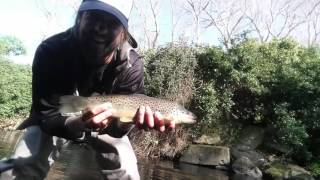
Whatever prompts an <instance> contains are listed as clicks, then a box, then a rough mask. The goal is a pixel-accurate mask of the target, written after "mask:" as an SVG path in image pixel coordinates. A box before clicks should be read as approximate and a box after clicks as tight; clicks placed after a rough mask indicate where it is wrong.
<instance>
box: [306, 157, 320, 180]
mask: <svg viewBox="0 0 320 180" xmlns="http://www.w3.org/2000/svg"><path fill="white" fill-rule="evenodd" d="M307 168H308V169H309V170H310V171H311V173H312V175H313V176H314V177H316V178H320V161H319V160H317V161H313V162H311V163H310V164H309V165H308V166H307Z"/></svg>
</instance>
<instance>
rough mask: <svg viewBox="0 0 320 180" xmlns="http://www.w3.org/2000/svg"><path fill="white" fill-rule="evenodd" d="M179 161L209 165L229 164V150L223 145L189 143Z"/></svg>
mask: <svg viewBox="0 0 320 180" xmlns="http://www.w3.org/2000/svg"><path fill="white" fill-rule="evenodd" d="M180 161H181V162H186V163H190V164H199V165H209V166H219V165H229V163H230V150H229V148H228V147H223V146H209V145H190V146H189V148H188V149H187V151H185V152H184V153H183V155H182V157H181V158H180Z"/></svg>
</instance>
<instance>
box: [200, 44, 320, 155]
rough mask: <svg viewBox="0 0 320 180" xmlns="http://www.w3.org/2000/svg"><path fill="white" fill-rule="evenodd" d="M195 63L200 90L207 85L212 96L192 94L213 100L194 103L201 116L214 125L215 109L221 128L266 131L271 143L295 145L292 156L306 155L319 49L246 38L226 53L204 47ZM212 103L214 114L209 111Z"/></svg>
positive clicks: (318, 111)
mask: <svg viewBox="0 0 320 180" xmlns="http://www.w3.org/2000/svg"><path fill="white" fill-rule="evenodd" d="M198 64H199V68H198V71H199V75H198V80H199V81H201V82H204V83H203V84H204V88H205V89H206V86H207V83H211V84H212V85H210V86H211V88H212V89H211V90H210V91H211V92H214V95H212V94H207V95H206V93H204V92H203V91H197V93H199V94H196V96H195V97H196V98H198V100H202V101H203V99H210V98H212V97H211V96H214V97H215V98H214V99H213V100H209V101H208V102H205V101H203V102H204V103H198V106H199V107H197V108H198V109H206V110H205V111H202V113H203V114H202V115H200V117H203V118H206V119H207V120H208V121H214V122H217V120H216V119H214V118H212V115H209V114H212V112H211V111H210V110H214V111H215V113H216V116H217V117H221V118H222V119H224V120H226V123H230V121H228V119H231V120H232V121H231V123H235V122H237V123H241V124H243V125H246V124H259V125H261V126H265V127H271V128H269V129H272V131H273V132H271V133H270V134H272V135H273V136H272V137H270V138H273V139H274V140H275V141H276V142H279V143H282V144H286V145H291V146H295V147H296V148H295V150H296V152H295V153H298V152H302V151H303V152H305V154H310V152H309V149H310V147H309V146H310V145H308V142H310V141H311V139H312V138H313V137H314V135H315V134H316V132H317V131H319V129H320V126H319V125H320V122H319V120H320V106H319V105H320V55H319V48H316V47H314V48H305V47H303V46H301V45H299V44H298V43H296V42H294V41H292V40H285V39H281V40H274V41H272V42H269V43H258V42H257V41H255V40H250V39H249V40H244V41H242V42H239V43H238V44H235V45H234V46H233V47H232V48H231V49H228V50H227V51H223V50H222V49H220V48H216V47H211V48H206V49H205V51H204V52H203V53H201V54H199V55H198ZM212 103H213V104H218V106H216V105H215V107H217V109H218V110H217V109H215V108H213V109H210V108H208V107H210V106H212ZM208 109H210V110H208ZM221 114H222V115H221ZM208 116H210V117H211V119H210V117H208ZM220 122H221V121H220ZM222 122H223V120H222ZM208 124H210V122H209V123H208ZM311 157H312V155H311ZM311 157H308V158H307V159H310V158H311Z"/></svg>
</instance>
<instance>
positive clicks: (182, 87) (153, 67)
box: [142, 43, 197, 104]
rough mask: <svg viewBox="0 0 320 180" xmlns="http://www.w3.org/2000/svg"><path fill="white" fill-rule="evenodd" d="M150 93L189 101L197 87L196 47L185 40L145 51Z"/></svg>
mask: <svg viewBox="0 0 320 180" xmlns="http://www.w3.org/2000/svg"><path fill="white" fill-rule="evenodd" d="M142 55H143V56H144V60H145V86H146V92H147V94H148V95H151V96H156V97H164V98H167V99H171V100H176V101H179V102H181V103H183V104H185V103H188V102H189V101H190V100H191V98H192V96H193V94H194V91H195V75H194V74H195V72H194V70H195V68H196V67H197V62H196V58H195V49H194V48H192V47H188V46H187V45H184V44H183V43H177V44H169V45H167V46H165V47H162V48H159V49H157V50H156V51H154V50H149V51H147V52H143V53H142Z"/></svg>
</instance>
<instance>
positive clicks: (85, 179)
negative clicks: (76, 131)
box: [0, 131, 229, 180]
mask: <svg viewBox="0 0 320 180" xmlns="http://www.w3.org/2000/svg"><path fill="white" fill-rule="evenodd" d="M21 136H22V134H21V133H19V132H16V131H14V132H12V131H11V132H4V131H0V159H2V158H3V157H8V156H9V155H10V153H11V152H12V151H13V149H14V147H15V145H16V143H17V141H18V140H19V138H21ZM138 165H139V172H140V176H141V180H150V179H155V180H171V179H172V180H206V179H212V180H228V179H229V177H228V173H227V172H225V171H220V170H215V169H211V168H208V167H201V166H195V165H190V164H185V163H173V162H171V161H156V160H145V159H139V160H138ZM101 179H102V177H101V176H100V174H99V171H98V166H97V164H96V162H95V157H94V152H93V151H92V149H91V148H90V147H88V145H86V144H73V143H70V144H69V145H68V146H67V147H65V148H64V149H63V150H62V152H61V154H60V157H59V159H58V160H57V161H56V162H55V163H54V165H53V166H52V168H51V170H50V172H49V174H48V177H47V180H101Z"/></svg>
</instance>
